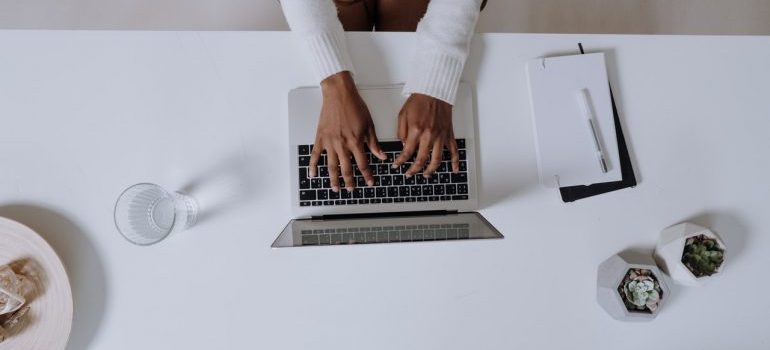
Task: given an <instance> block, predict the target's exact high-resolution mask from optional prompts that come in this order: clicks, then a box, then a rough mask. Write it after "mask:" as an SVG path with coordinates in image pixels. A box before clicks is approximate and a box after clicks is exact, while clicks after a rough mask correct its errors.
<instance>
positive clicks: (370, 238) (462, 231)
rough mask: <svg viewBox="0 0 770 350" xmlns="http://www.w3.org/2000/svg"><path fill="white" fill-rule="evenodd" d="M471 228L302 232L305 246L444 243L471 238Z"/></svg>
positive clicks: (362, 229)
mask: <svg viewBox="0 0 770 350" xmlns="http://www.w3.org/2000/svg"><path fill="white" fill-rule="evenodd" d="M469 229H470V225H469V224H467V223H463V224H441V225H435V224H434V225H405V226H382V227H371V226H368V227H347V228H328V229H321V230H319V229H316V230H302V231H300V233H301V234H302V245H303V246H305V245H327V244H362V243H392V242H418V241H443V240H458V239H468V238H470V231H469Z"/></svg>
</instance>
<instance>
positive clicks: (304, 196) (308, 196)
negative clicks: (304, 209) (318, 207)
mask: <svg viewBox="0 0 770 350" xmlns="http://www.w3.org/2000/svg"><path fill="white" fill-rule="evenodd" d="M315 199H316V195H315V190H301V191H299V200H301V201H313V200H315Z"/></svg>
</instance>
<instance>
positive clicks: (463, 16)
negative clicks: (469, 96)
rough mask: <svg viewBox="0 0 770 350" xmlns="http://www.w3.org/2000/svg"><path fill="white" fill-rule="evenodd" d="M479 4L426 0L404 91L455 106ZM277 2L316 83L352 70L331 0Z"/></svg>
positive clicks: (473, 0)
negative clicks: (312, 69)
mask: <svg viewBox="0 0 770 350" xmlns="http://www.w3.org/2000/svg"><path fill="white" fill-rule="evenodd" d="M480 5H481V0H431V1H430V3H429V5H428V10H427V12H426V13H425V16H424V17H423V18H422V20H421V21H420V23H419V24H418V26H417V45H416V47H417V49H416V52H415V54H414V58H413V63H412V67H411V69H410V73H409V76H408V78H407V81H406V85H405V86H404V93H405V94H411V93H421V94H425V95H429V96H433V97H435V98H438V99H440V100H443V101H446V102H448V103H451V104H454V99H455V95H456V93H457V84H458V83H459V81H460V75H461V74H462V70H463V65H464V64H465V59H466V58H467V56H468V47H469V44H470V41H471V37H472V36H473V29H474V27H475V26H476V20H477V19H478V15H479V7H480ZM281 6H282V7H283V13H284V16H286V21H287V22H289V26H290V27H291V29H292V31H293V32H294V33H296V35H297V36H298V37H299V38H300V40H301V42H302V46H304V47H305V48H306V50H307V51H308V54H309V56H310V57H311V59H312V61H313V66H314V68H315V71H316V73H317V74H318V81H319V82H320V81H321V80H323V79H325V78H326V77H328V76H330V75H332V74H335V73H338V72H341V71H350V72H354V70H353V63H352V62H351V59H350V55H349V53H348V50H347V47H346V43H345V33H344V31H343V29H342V24H341V23H340V22H339V20H338V18H337V10H336V7H335V6H334V3H333V2H332V0H281Z"/></svg>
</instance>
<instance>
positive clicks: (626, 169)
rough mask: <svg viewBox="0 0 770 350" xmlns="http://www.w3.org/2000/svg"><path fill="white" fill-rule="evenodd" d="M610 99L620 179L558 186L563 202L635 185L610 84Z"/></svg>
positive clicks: (581, 51) (581, 48)
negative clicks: (590, 183)
mask: <svg viewBox="0 0 770 350" xmlns="http://www.w3.org/2000/svg"><path fill="white" fill-rule="evenodd" d="M578 46H579V47H580V53H581V54H583V53H585V52H584V51H583V45H582V44H578ZM610 100H611V101H612V114H613V118H614V119H615V136H616V137H617V139H618V151H619V156H620V174H621V176H622V179H621V180H620V181H612V182H602V183H596V184H593V185H588V186H569V187H560V188H559V191H560V192H561V199H562V200H563V201H564V202H565V203H566V202H574V201H576V200H578V199H583V198H588V197H592V196H596V195H599V194H603V193H607V192H612V191H617V190H620V189H624V188H628V187H634V186H636V176H635V175H634V168H633V166H632V165H631V157H630V156H629V154H628V146H627V145H626V139H625V137H623V128H622V127H621V125H620V117H619V116H618V108H617V106H615V97H614V96H613V95H612V86H610Z"/></svg>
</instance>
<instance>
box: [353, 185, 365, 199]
mask: <svg viewBox="0 0 770 350" xmlns="http://www.w3.org/2000/svg"><path fill="white" fill-rule="evenodd" d="M353 198H364V189H363V188H360V187H358V188H354V189H353Z"/></svg>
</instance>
